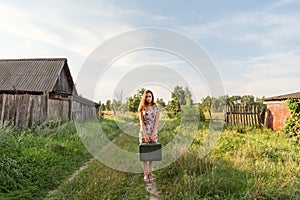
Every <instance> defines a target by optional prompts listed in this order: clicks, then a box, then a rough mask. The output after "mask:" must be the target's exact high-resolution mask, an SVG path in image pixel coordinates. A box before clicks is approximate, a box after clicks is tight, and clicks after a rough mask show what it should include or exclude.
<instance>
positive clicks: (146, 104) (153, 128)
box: [138, 90, 159, 182]
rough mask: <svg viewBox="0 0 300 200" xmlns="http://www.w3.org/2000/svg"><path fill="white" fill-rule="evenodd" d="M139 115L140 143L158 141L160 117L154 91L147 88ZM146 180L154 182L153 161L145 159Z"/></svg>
mask: <svg viewBox="0 0 300 200" xmlns="http://www.w3.org/2000/svg"><path fill="white" fill-rule="evenodd" d="M138 115H139V120H140V135H139V140H140V143H149V142H155V143H156V142H157V137H158V132H157V125H158V119H159V108H158V107H157V106H156V104H155V103H154V96H153V93H152V91H150V90H145V92H144V94H143V96H142V99H141V102H140V105H139V108H138ZM142 163H143V169H144V180H145V181H146V182H152V181H153V177H152V168H153V163H152V161H148V162H147V161H143V162H142Z"/></svg>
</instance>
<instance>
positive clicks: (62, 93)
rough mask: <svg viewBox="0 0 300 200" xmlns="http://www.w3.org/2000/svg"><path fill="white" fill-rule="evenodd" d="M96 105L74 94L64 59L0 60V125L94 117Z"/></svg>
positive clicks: (74, 90) (97, 105)
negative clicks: (7, 122)
mask: <svg viewBox="0 0 300 200" xmlns="http://www.w3.org/2000/svg"><path fill="white" fill-rule="evenodd" d="M98 109H99V104H97V103H95V102H92V101H90V100H88V99H85V98H83V97H80V96H78V94H77V91H76V88H75V84H74V81H73V78H72V76H71V73H70V70H69V66H68V63H67V59H66V58H37V59H0V120H1V121H0V124H1V123H2V124H3V123H4V122H5V121H11V122H12V123H13V124H14V125H15V126H30V125H32V124H38V123H41V122H43V121H45V120H49V119H59V120H72V119H73V117H74V114H76V116H77V117H78V116H79V117H80V118H81V119H82V120H88V119H92V118H96V113H97V111H98Z"/></svg>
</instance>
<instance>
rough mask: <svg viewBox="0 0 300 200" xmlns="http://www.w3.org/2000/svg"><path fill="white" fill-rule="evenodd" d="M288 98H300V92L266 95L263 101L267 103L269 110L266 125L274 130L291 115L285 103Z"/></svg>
mask: <svg viewBox="0 0 300 200" xmlns="http://www.w3.org/2000/svg"><path fill="white" fill-rule="evenodd" d="M288 98H293V99H298V100H300V92H296V93H291V94H285V95H280V96H274V97H268V98H265V99H264V102H265V104H267V108H268V110H269V114H268V119H267V127H269V128H272V129H274V130H281V128H282V127H283V126H284V123H285V121H286V120H287V119H289V118H290V117H291V116H290V112H289V110H288V108H287V106H286V105H285V100H287V99H288Z"/></svg>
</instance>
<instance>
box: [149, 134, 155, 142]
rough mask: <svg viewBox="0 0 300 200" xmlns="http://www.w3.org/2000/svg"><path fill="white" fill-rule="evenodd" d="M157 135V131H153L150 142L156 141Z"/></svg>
mask: <svg viewBox="0 0 300 200" xmlns="http://www.w3.org/2000/svg"><path fill="white" fill-rule="evenodd" d="M155 136H156V133H152V134H151V136H150V138H149V139H150V142H154V141H155Z"/></svg>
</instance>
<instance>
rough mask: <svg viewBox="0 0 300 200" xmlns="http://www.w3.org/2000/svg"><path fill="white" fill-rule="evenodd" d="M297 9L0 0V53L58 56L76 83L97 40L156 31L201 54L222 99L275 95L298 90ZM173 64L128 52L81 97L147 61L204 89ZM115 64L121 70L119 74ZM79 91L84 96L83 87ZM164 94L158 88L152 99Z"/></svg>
mask: <svg viewBox="0 0 300 200" xmlns="http://www.w3.org/2000/svg"><path fill="white" fill-rule="evenodd" d="M299 11H300V1H299V0H274V1H272V0H269V1H258V0H253V1H237V0H234V1H225V0H224V1H215V0H213V1H199V0H198V1H196V0H194V1H179V0H177V1H175V0H161V1H145V0H123V1H114V0H110V1H108V0H107V1H106V0H100V1H91V0H90V1H79V0H77V1H76V0H73V1H70V0H69V1H56V0H54V1H50V0H46V1H33V0H28V1H16V0H2V1H1V2H0V24H1V26H0V44H1V45H0V56H1V58H33V57H66V58H67V59H68V63H69V67H70V70H71V73H72V75H73V77H74V80H75V82H76V78H77V75H78V73H79V71H80V68H81V67H82V65H83V64H84V62H85V60H86V59H87V58H88V56H89V55H90V54H91V53H92V52H93V50H94V49H95V48H97V47H98V46H99V45H101V44H102V43H103V42H104V41H107V40H108V39H110V38H112V37H113V36H116V35H118V34H120V33H123V32H125V31H130V30H133V29H136V28H143V27H160V28H166V29H170V30H174V31H177V32H178V33H181V34H184V35H186V36H187V37H189V38H191V39H192V40H194V41H196V42H197V43H198V44H199V45H200V46H201V47H203V48H204V49H205V51H206V52H207V54H208V55H209V57H210V58H211V60H212V61H213V62H214V64H215V67H216V69H217V70H218V72H219V75H220V77H221V79H222V82H223V86H224V92H225V94H228V95H246V94H247V95H248V94H250V95H254V96H257V97H262V96H266V97H268V96H275V95H280V94H287V93H292V92H300V88H299V83H300V66H299V65H300V12H299ZM166 57H167V59H166ZM178 61H180V60H178V58H174V57H173V56H172V55H168V56H166V55H164V53H161V54H160V53H158V52H156V53H149V52H144V53H143V54H142V55H139V53H137V54H136V55H128V56H127V57H123V58H122V59H120V60H118V61H117V62H116V63H115V64H114V65H115V66H112V67H111V69H110V70H108V71H107V73H108V74H106V75H107V76H108V78H105V77H104V78H103V80H100V81H99V82H102V83H101V84H102V85H101V86H99V88H100V89H99V91H98V92H96V93H97V94H95V95H94V96H87V97H88V98H91V99H94V100H95V101H98V99H101V100H105V99H109V98H110V97H111V93H110V92H111V91H114V87H115V85H114V84H112V82H114V83H116V82H117V80H118V79H120V77H124V76H125V75H126V73H128V71H130V70H133V69H132V68H130V67H128V68H126V66H141V65H143V64H149V63H153V64H162V63H164V65H168V63H172V65H173V66H175V67H176V66H177V67H178V68H180V67H181V69H183V70H182V71H180V70H179V71H178V72H179V73H181V72H182V74H184V73H186V75H184V78H185V79H187V80H189V81H191V82H192V83H191V84H197V85H201V87H203V88H205V86H204V85H205V83H204V81H203V80H200V79H199V80H198V79H197V77H194V76H193V72H192V71H191V72H190V74H189V71H190V70H189V68H188V66H187V65H186V63H185V64H184V63H181V64H180V62H178ZM174 63H175V64H174ZM176 63H179V64H178V65H176ZM117 65H120V66H123V71H122V73H123V74H122V73H121V72H120V68H119V67H118V66H117ZM124 66H125V67H124ZM114 68H115V69H114ZM126 70H127V72H126ZM118 73H120V74H119V75H118ZM112 78H115V81H112ZM105 79H107V81H106V82H105ZM193 81H194V82H193ZM174 84H175V83H174ZM146 86H147V85H146ZM203 88H202V89H199V90H196V91H197V92H195V93H196V94H194V95H195V96H197V98H198V99H201V97H203V96H205V95H207V94H209V91H208V90H205V89H203ZM135 89H137V88H134V89H133V90H132V91H134V90H135ZM156 89H157V90H160V89H162V88H160V89H159V88H155V87H154V90H156ZM163 90H164V92H165V93H167V92H168V89H166V88H164V89H163ZM169 90H170V88H169ZM132 91H131V92H132ZM198 91H201V92H198ZM79 93H81V94H83V95H84V96H86V94H85V91H84V89H83V91H80V90H79ZM164 95H165V94H163V91H162V93H158V95H156V96H163V97H164V98H165V96H164Z"/></svg>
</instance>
